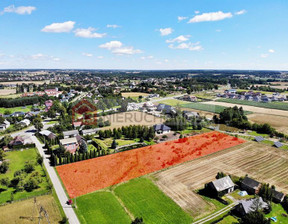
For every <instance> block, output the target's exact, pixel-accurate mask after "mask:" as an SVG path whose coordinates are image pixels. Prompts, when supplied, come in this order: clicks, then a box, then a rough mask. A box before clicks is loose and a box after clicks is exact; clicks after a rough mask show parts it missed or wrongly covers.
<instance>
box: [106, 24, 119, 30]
mask: <svg viewBox="0 0 288 224" xmlns="http://www.w3.org/2000/svg"><path fill="white" fill-rule="evenodd" d="M106 27H107V28H113V29H116V28H120V27H121V26H119V25H116V24H107V26H106Z"/></svg>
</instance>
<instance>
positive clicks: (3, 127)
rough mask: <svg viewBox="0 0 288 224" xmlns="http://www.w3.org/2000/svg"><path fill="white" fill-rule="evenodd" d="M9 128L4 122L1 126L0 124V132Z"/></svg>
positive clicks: (8, 124)
mask: <svg viewBox="0 0 288 224" xmlns="http://www.w3.org/2000/svg"><path fill="white" fill-rule="evenodd" d="M9 126H10V122H9V121H7V120H5V121H4V122H3V123H2V124H0V131H2V130H6V129H7V128H9Z"/></svg>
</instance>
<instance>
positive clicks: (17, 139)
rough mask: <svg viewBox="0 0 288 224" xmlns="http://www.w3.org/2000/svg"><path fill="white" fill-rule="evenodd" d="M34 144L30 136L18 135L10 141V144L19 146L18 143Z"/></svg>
mask: <svg viewBox="0 0 288 224" xmlns="http://www.w3.org/2000/svg"><path fill="white" fill-rule="evenodd" d="M28 144H33V142H32V140H31V139H30V137H28V136H20V135H19V136H16V137H15V138H14V139H13V140H12V141H11V142H9V146H17V145H28Z"/></svg>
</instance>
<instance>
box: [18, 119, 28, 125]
mask: <svg viewBox="0 0 288 224" xmlns="http://www.w3.org/2000/svg"><path fill="white" fill-rule="evenodd" d="M18 124H19V125H22V126H29V125H30V124H31V121H30V120H28V119H24V120H22V121H19V122H18Z"/></svg>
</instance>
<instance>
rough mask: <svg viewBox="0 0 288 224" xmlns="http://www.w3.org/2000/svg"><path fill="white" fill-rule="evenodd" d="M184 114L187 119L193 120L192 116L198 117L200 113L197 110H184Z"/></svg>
mask: <svg viewBox="0 0 288 224" xmlns="http://www.w3.org/2000/svg"><path fill="white" fill-rule="evenodd" d="M183 116H184V117H185V118H186V119H187V120H191V119H192V118H194V117H195V118H197V117H199V116H200V115H199V113H197V112H193V111H183Z"/></svg>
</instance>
